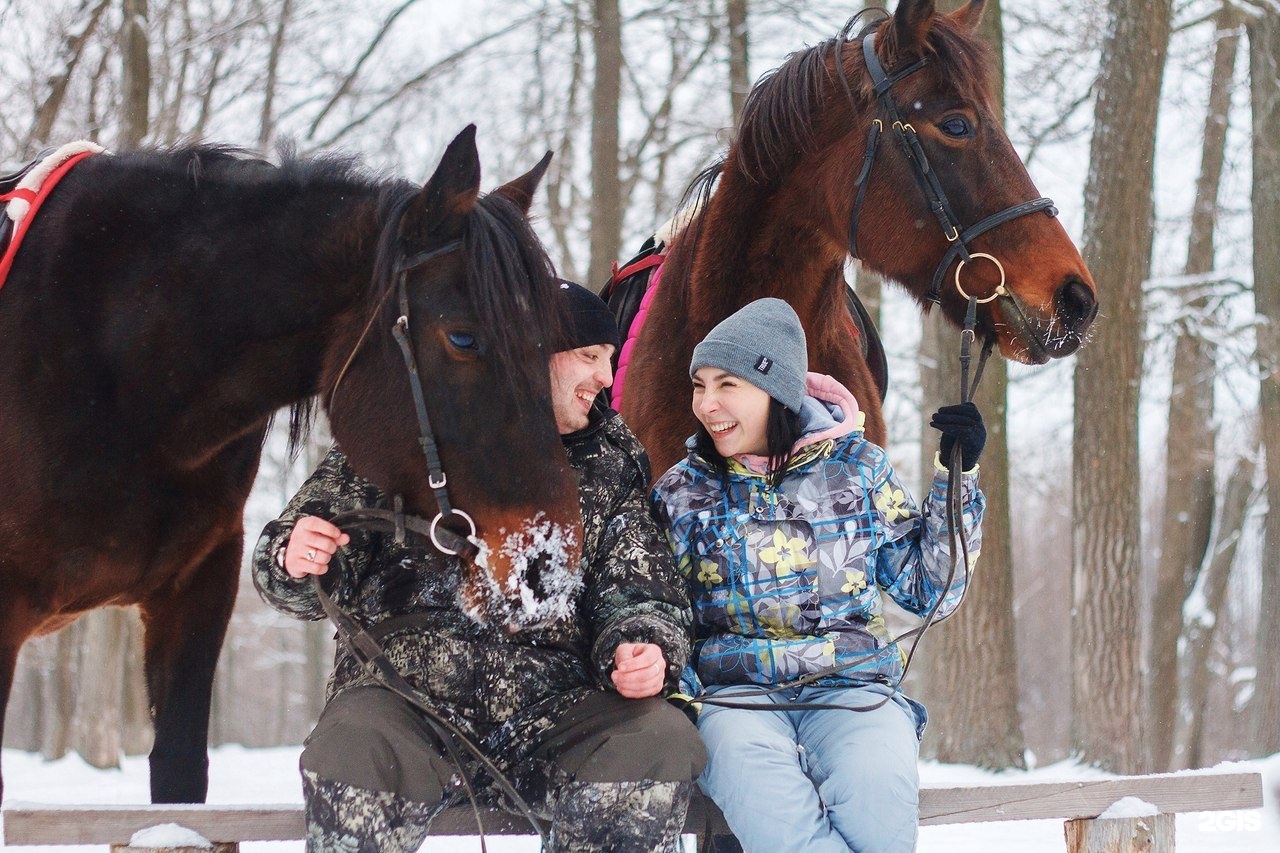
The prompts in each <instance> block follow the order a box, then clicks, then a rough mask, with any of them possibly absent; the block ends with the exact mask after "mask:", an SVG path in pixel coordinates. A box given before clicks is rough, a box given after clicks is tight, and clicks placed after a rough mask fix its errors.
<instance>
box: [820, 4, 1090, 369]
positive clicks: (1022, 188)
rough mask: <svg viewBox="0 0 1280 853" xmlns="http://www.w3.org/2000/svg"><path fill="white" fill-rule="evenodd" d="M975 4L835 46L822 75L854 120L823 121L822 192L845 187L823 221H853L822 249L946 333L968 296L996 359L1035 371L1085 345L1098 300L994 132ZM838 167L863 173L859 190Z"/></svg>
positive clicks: (1073, 252) (919, 9) (914, 13)
mask: <svg viewBox="0 0 1280 853" xmlns="http://www.w3.org/2000/svg"><path fill="white" fill-rule="evenodd" d="M983 5H984V3H983V0H971V2H969V3H968V4H967V5H965V6H964V7H962V8H961V9H959V10H958V11H956V12H953V13H951V14H950V15H944V14H939V13H938V12H937V10H936V9H935V5H934V2H933V0H901V2H900V3H899V4H898V6H897V9H896V10H895V12H894V14H893V15H892V16H890V17H888V18H886V19H884V20H883V21H881V22H879V23H878V24H876V25H875V26H873V27H870V28H868V29H866V30H864V32H863V33H862V34H861V35H859V36H856V37H854V38H852V39H846V38H844V37H842V38H840V39H837V42H836V43H837V45H838V46H839V50H838V56H839V62H840V67H838V68H836V67H832V68H831V69H830V70H831V72H832V74H831V76H832V77H837V76H842V77H843V79H844V81H845V83H846V86H845V91H846V93H847V95H848V97H846V98H844V99H843V100H845V102H846V103H848V104H849V105H850V107H851V109H852V113H853V115H852V116H850V115H849V112H848V111H846V110H843V109H838V110H833V111H832V113H834V114H833V115H831V116H829V117H828V119H827V123H828V124H831V125H832V128H831V129H830V130H828V132H829V133H832V134H833V135H838V136H839V137H840V141H839V143H838V145H839V146H840V147H842V148H843V151H842V152H841V154H842V156H835V157H828V158H824V162H825V163H826V164H827V165H826V167H825V168H827V169H830V170H831V174H830V175H828V176H826V180H825V182H824V184H823V185H825V186H843V187H844V191H843V192H841V193H837V194H835V195H833V196H832V197H831V204H833V205H834V206H835V208H836V209H835V210H833V217H832V221H833V222H846V221H848V211H850V210H852V211H853V222H852V224H851V226H850V228H849V233H847V234H846V233H832V234H831V235H830V237H831V239H832V240H838V241H839V242H840V243H841V244H844V245H848V244H850V243H852V244H853V245H850V246H849V248H850V251H852V252H853V253H854V254H855V255H857V256H859V257H861V258H862V260H863V263H865V264H866V265H867V267H868V268H870V269H872V270H874V271H875V272H877V273H880V274H882V275H884V276H885V277H887V278H890V279H892V280H895V281H897V282H899V283H901V284H903V285H904V286H905V287H906V288H907V289H908V290H909V291H910V292H911V293H912V294H913V295H914V296H915V297H916V298H917V299H918V300H920V301H921V302H930V301H937V302H939V304H940V305H941V307H942V310H943V311H945V312H946V314H947V316H948V317H949V318H950V319H951V320H953V321H954V322H956V323H959V322H960V320H961V318H962V317H963V315H964V312H965V308H966V305H967V302H968V299H967V297H968V296H975V297H978V298H979V299H980V300H983V304H982V305H981V307H980V310H979V312H978V323H979V329H980V334H985V335H986V336H987V337H994V338H995V339H996V340H997V341H998V343H999V345H1000V350H1001V353H1002V354H1003V355H1004V356H1005V357H1007V358H1010V359H1013V360H1016V361H1020V362H1024V363H1029V364H1040V363H1043V362H1045V361H1048V360H1049V359H1051V358H1058V357H1062V356H1066V355H1069V354H1070V353H1072V352H1074V351H1075V350H1076V349H1077V348H1078V347H1079V346H1080V345H1081V343H1082V342H1083V341H1084V339H1085V335H1086V332H1087V329H1088V327H1089V325H1090V323H1091V322H1092V321H1093V318H1094V316H1095V315H1096V313H1097V294H1096V287H1095V285H1094V281H1093V277H1092V276H1091V275H1090V273H1089V270H1088V269H1087V268H1086V267H1085V264H1084V261H1083V260H1082V259H1081V257H1080V253H1079V252H1078V251H1077V249H1076V247H1075V245H1074V244H1073V243H1072V241H1071V239H1070V238H1069V237H1068V236H1067V233H1066V231H1065V230H1064V229H1063V227H1062V225H1061V224H1060V223H1059V222H1058V220H1057V219H1056V218H1055V214H1056V210H1055V209H1054V208H1053V207H1052V203H1051V202H1049V200H1048V199H1040V198H1039V193H1038V192H1037V191H1036V188H1035V186H1034V184H1033V183H1032V181H1031V178H1030V176H1029V175H1028V174H1027V170H1026V168H1025V167H1024V166H1023V164H1022V161H1021V160H1020V159H1019V157H1018V155H1017V153H1016V152H1015V151H1014V149H1013V146H1012V145H1011V144H1010V142H1009V139H1008V137H1007V136H1006V135H1005V132H1004V130H1003V128H1002V127H1001V124H1000V121H999V119H998V117H997V107H996V102H995V98H994V95H993V89H992V85H991V76H992V75H991V60H990V57H989V55H988V52H987V50H986V48H985V46H984V45H983V44H982V42H981V41H979V40H978V39H977V38H976V37H975V35H974V32H975V30H976V28H977V26H978V23H979V19H980V17H981V15H982V9H983ZM864 41H865V42H866V44H865V45H864ZM833 66H834V63H833ZM850 121H852V124H850ZM874 124H878V127H876V128H873V127H872V125H874ZM850 127H854V128H857V129H856V130H855V131H854V132H853V133H850V132H849V128H850ZM836 128H838V130H837V129H836ZM850 163H854V164H858V163H862V164H863V169H862V170H861V174H859V172H858V170H857V169H856V168H855V169H854V170H853V174H854V175H857V176H858V180H857V181H850V179H849V176H850V167H849V164H850Z"/></svg>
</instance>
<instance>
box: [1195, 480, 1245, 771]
mask: <svg viewBox="0 0 1280 853" xmlns="http://www.w3.org/2000/svg"><path fill="white" fill-rule="evenodd" d="M1254 468H1255V465H1254V460H1253V459H1252V458H1250V457H1247V456H1243V457H1241V458H1240V459H1239V460H1237V461H1236V467H1235V469H1234V470H1233V471H1232V472H1231V479H1230V480H1228V481H1227V491H1226V494H1225V495H1223V498H1222V511H1221V512H1220V513H1219V516H1218V529H1217V532H1216V535H1215V536H1214V545H1213V550H1212V551H1211V552H1209V554H1208V555H1207V556H1206V561H1205V566H1204V570H1203V571H1202V572H1201V574H1200V577H1199V579H1198V580H1197V583H1196V585H1195V589H1194V591H1193V592H1192V594H1191V596H1190V598H1189V599H1188V601H1187V606H1186V607H1185V608H1184V615H1183V625H1182V643H1183V646H1184V648H1185V651H1184V653H1183V667H1182V669H1183V673H1184V675H1185V679H1184V682H1183V696H1184V698H1183V706H1184V707H1185V709H1186V727H1185V729H1186V730H1185V735H1184V738H1183V744H1182V748H1181V750H1180V751H1181V761H1180V762H1179V763H1181V764H1182V765H1184V766H1186V767H1203V766H1204V765H1205V754H1204V728H1205V725H1204V724H1205V705H1206V704H1207V702H1208V698H1209V679H1210V676H1211V675H1212V673H1210V672H1209V650H1210V649H1211V648H1212V647H1213V640H1214V636H1215V632H1216V631H1217V628H1218V624H1219V622H1220V621H1221V619H1222V618H1223V616H1225V613H1224V612H1223V604H1224V603H1225V602H1226V599H1227V582H1228V581H1230V580H1231V567H1232V564H1233V563H1234V562H1235V556H1236V546H1237V545H1238V544H1239V542H1240V533H1241V530H1242V529H1243V528H1244V522H1245V516H1246V510H1247V509H1248V505H1249V500H1250V498H1251V496H1252V495H1253V472H1254Z"/></svg>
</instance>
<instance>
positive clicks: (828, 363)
mask: <svg viewBox="0 0 1280 853" xmlns="http://www.w3.org/2000/svg"><path fill="white" fill-rule="evenodd" d="M982 7H983V2H982V0H971V2H970V3H969V4H968V5H966V6H965V7H963V8H962V9H960V10H959V11H957V12H954V13H952V14H950V15H941V14H938V13H937V12H936V10H935V8H934V3H933V0H901V2H900V3H899V4H898V7H897V9H896V11H895V13H894V14H893V15H892V16H886V17H884V18H883V19H882V20H879V21H876V22H873V23H872V24H870V25H868V26H866V27H865V28H864V29H863V31H862V32H861V33H859V34H857V35H856V36H854V37H853V38H849V37H848V36H849V35H850V33H851V32H852V30H853V28H854V26H855V25H857V24H858V23H859V19H860V16H858V17H855V19H853V20H851V21H850V22H849V24H848V25H846V27H845V29H844V31H842V33H841V34H840V35H839V36H837V37H835V38H833V39H829V40H827V41H825V42H823V43H821V44H818V45H816V46H814V47H811V48H808V49H806V50H803V51H800V52H797V53H795V54H792V55H791V56H790V57H789V58H788V59H787V61H786V62H785V63H784V64H783V65H782V66H781V67H780V68H778V69H777V70H775V71H774V72H772V73H771V74H769V75H767V76H766V78H764V79H763V80H761V81H760V82H759V83H758V84H757V85H756V86H755V88H754V89H753V90H752V91H751V93H750V95H749V97H748V100H747V104H746V107H745V109H744V112H743V117H742V121H741V126H740V128H739V130H738V133H737V136H736V139H735V141H734V143H733V144H732V146H731V147H730V148H729V151H728V153H727V154H726V155H725V157H724V159H723V160H722V161H721V163H719V164H716V165H715V166H713V167H712V168H711V169H709V170H707V172H705V173H704V174H703V176H702V177H701V178H700V179H699V181H697V182H695V185H694V187H693V188H691V195H694V196H698V195H701V196H702V197H703V200H704V202H705V203H704V204H703V205H702V206H701V208H698V209H697V212H696V213H694V214H693V215H692V218H691V219H690V222H689V224H688V225H687V226H685V227H684V228H683V230H682V231H680V233H679V234H678V235H677V236H676V237H675V238H674V240H673V241H672V244H671V245H670V246H669V247H668V255H667V259H666V262H665V264H664V266H663V269H662V277H661V285H660V286H659V288H658V291H657V293H656V294H655V295H654V296H653V301H652V304H651V305H650V307H649V311H648V317H647V320H646V321H645V324H644V326H643V328H642V330H641V331H640V333H639V337H638V338H637V340H636V341H635V346H634V353H633V354H632V356H631V360H630V363H629V366H628V373H627V379H626V388H625V391H624V394H623V400H622V414H623V416H624V417H625V418H626V419H627V422H628V423H630V424H631V426H632V428H633V429H634V430H635V431H636V433H637V435H638V436H639V437H640V439H641V440H642V441H643V442H644V444H645V447H646V448H648V450H649V453H650V455H651V457H652V460H653V465H654V471H655V473H661V472H662V471H664V470H666V469H667V468H668V467H669V466H670V465H672V464H674V463H675V462H677V461H679V459H680V458H682V457H683V455H684V454H683V441H684V439H685V438H686V437H687V436H689V435H691V434H692V433H693V431H694V428H695V427H696V421H695V420H694V418H693V414H692V412H691V411H690V409H689V407H688V406H687V405H675V404H673V401H677V400H683V399H687V391H688V389H689V388H690V383H689V377H688V366H689V360H690V357H691V355H692V352H693V347H694V346H695V345H696V344H697V343H698V342H699V341H700V340H701V339H702V338H703V337H704V336H705V335H706V334H707V332H709V331H710V330H711V328H712V327H713V326H714V325H715V324H716V323H718V322H719V321H720V320H722V319H724V318H725V317H727V316H728V315H729V314H731V313H733V312H734V311H735V310H737V309H738V308H740V307H742V306H743V305H745V304H746V303H748V302H750V301H752V300H754V299H758V298H760V297H763V296H777V297H781V298H783V299H785V300H787V301H788V302H789V303H790V304H791V305H792V307H794V308H795V310H796V312H797V313H798V314H799V316H800V319H801V322H802V323H803V324H804V328H805V331H806V333H807V335H808V343H809V359H810V365H811V369H813V370H816V371H820V372H823V373H829V374H831V375H833V376H834V377H835V378H836V379H838V380H840V381H841V382H843V383H844V384H845V385H846V386H847V387H848V388H849V389H850V390H851V391H852V392H853V394H854V395H855V396H856V397H857V399H858V401H859V403H860V405H861V408H862V410H863V411H864V412H865V413H866V432H867V436H868V438H870V439H871V440H872V441H875V442H878V443H883V442H884V438H885V428H884V419H883V416H882V414H881V409H880V398H879V394H878V393H877V391H876V388H875V384H874V382H873V381H872V377H871V374H870V372H869V371H868V368H867V365H866V363H865V361H864V360H863V358H862V356H861V355H860V354H859V352H858V348H857V347H856V346H851V345H850V339H851V336H852V335H853V334H854V327H853V323H852V321H851V319H850V317H849V314H848V312H847V311H846V309H845V304H844V300H845V289H846V284H845V279H844V266H845V263H846V260H847V258H848V257H849V256H850V255H853V256H854V257H857V258H860V259H861V261H862V263H863V264H864V265H865V266H866V267H867V268H868V269H870V270H873V271H875V272H877V273H879V274H880V275H882V276H884V277H886V278H887V279H890V280H893V281H896V282H898V283H899V284H901V285H902V286H903V287H904V288H906V290H907V291H909V292H910V293H911V294H912V295H913V296H915V297H916V299H917V300H919V301H920V302H921V303H922V305H924V306H925V308H926V310H927V309H928V307H929V305H930V303H931V302H933V301H938V303H939V304H940V306H941V309H942V311H943V312H944V313H945V315H946V316H947V317H948V318H949V319H950V320H952V321H953V322H956V323H957V324H958V323H959V322H960V320H961V319H962V317H963V316H964V313H965V309H966V306H967V302H968V300H967V298H966V297H965V295H962V294H961V293H960V292H959V290H958V288H957V286H956V285H957V283H958V282H959V281H960V280H961V279H960V276H961V269H960V266H961V265H962V263H963V265H964V268H963V286H962V289H963V290H964V291H965V292H966V293H967V294H968V295H972V296H978V297H981V298H982V299H984V300H988V299H989V300H990V301H986V302H984V304H982V305H980V306H979V307H978V314H977V334H978V335H979V336H980V337H983V338H986V339H994V340H995V341H997V342H998V343H999V348H1000V352H1001V353H1002V354H1003V355H1004V356H1005V357H1006V358H1010V359H1014V360H1017V361H1021V362H1025V363H1032V364H1038V363H1042V362H1044V361H1047V360H1048V359H1050V358H1057V357H1061V356H1065V355H1068V354H1069V353H1071V352H1074V351H1075V350H1076V349H1077V348H1078V347H1079V346H1080V344H1081V343H1082V341H1083V339H1084V335H1085V332H1086V329H1087V328H1088V326H1089V324H1090V322H1091V321H1092V320H1093V317H1094V315H1095V314H1096V312H1097V302H1096V296H1095V287H1094V283H1093V279H1092V277H1091V276H1090V274H1089V271H1088V270H1087V269H1086V268H1085V265H1084V262H1083V260H1081V258H1080V254H1079V252H1078V251H1077V250H1076V248H1075V246H1074V245H1073V244H1072V242H1071V240H1070V238H1069V237H1068V236H1067V234H1066V232H1065V231H1064V230H1063V228H1062V226H1061V224H1059V222H1058V221H1057V219H1055V218H1054V217H1053V214H1054V213H1055V212H1056V211H1055V210H1054V209H1053V207H1052V205H1051V203H1050V202H1049V200H1048V199H1039V198H1038V195H1039V194H1038V193H1037V192H1036V190H1035V187H1034V185H1033V184H1032V182H1031V179H1030V177H1029V176H1028V175H1027V171H1026V169H1025V168H1024V167H1023V165H1022V162H1021V161H1020V160H1019V158H1018V155H1017V154H1016V152H1015V151H1014V149H1013V147H1012V146H1011V145H1010V143H1009V140H1008V138H1007V137H1006V136H1005V134H1004V131H1003V130H1002V128H1001V126H1000V123H999V122H998V121H997V119H996V116H995V112H994V107H993V99H992V94H991V93H992V89H991V61H990V57H989V56H988V54H987V50H986V48H985V47H984V46H983V44H982V43H981V42H980V41H979V40H978V39H976V38H975V37H974V30H975V29H976V27H977V25H978V20H979V17H980V16H981V14H982ZM1002 282H1003V283H1002ZM935 289H937V290H940V293H933V292H931V291H933V290H935Z"/></svg>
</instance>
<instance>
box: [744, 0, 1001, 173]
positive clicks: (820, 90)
mask: <svg viewBox="0 0 1280 853" xmlns="http://www.w3.org/2000/svg"><path fill="white" fill-rule="evenodd" d="M868 13H872V14H875V15H876V16H877V17H876V18H875V19H874V20H871V21H865V20H864V17H865V16H867V15H868ZM889 20H890V19H889V17H888V15H887V13H885V12H884V10H882V9H864V10H863V11H861V12H858V13H857V14H856V15H854V16H853V17H851V18H850V19H849V20H848V21H847V22H846V23H845V25H844V27H842V28H841V30H840V32H839V33H838V34H837V35H835V36H834V37H832V38H829V39H827V40H825V41H822V42H820V43H818V44H816V45H813V46H811V47H807V48H804V49H802V50H798V51H795V52H794V53H791V54H789V55H788V56H787V58H786V60H784V61H783V63H782V65H780V66H778V67H777V68H775V69H774V70H772V71H769V72H767V73H766V74H765V75H764V76H762V77H761V78H760V80H759V81H758V82H757V83H756V85H755V86H753V87H752V89H751V92H750V93H749V94H748V95H747V102H746V104H745V105H744V107H743V111H742V121H741V124H740V126H739V129H738V133H737V136H736V139H735V142H734V145H733V147H734V148H736V158H735V161H736V165H737V168H738V170H739V171H740V172H741V173H742V175H743V176H744V177H745V178H746V179H747V180H749V181H751V182H752V183H756V184H762V185H769V184H772V183H774V182H776V181H778V180H780V179H781V178H782V177H783V176H784V175H785V174H786V173H787V171H788V170H789V169H790V168H791V167H792V166H793V165H794V164H795V163H796V161H798V160H800V159H801V158H803V157H806V156H811V155H813V154H816V153H817V152H818V148H819V146H820V140H819V139H818V138H817V133H816V130H817V125H818V123H819V121H820V120H821V118H822V116H823V112H824V109H825V108H828V107H829V106H830V103H829V101H830V99H831V98H832V97H833V96H832V94H831V90H830V84H831V82H832V78H833V73H834V74H835V75H837V76H838V77H839V78H840V79H839V81H838V82H839V84H840V90H839V93H838V95H843V96H844V97H847V98H853V99H855V100H856V102H857V103H858V104H860V105H861V106H864V107H869V106H870V102H871V100H872V99H873V97H874V96H873V94H872V91H871V89H872V85H871V81H870V80H869V79H865V75H864V79H863V80H862V81H861V82H860V83H859V84H858V85H855V86H850V85H849V82H848V79H847V69H846V67H845V64H844V63H843V62H841V61H840V60H842V59H843V57H844V54H845V51H846V49H847V48H848V49H853V50H860V45H861V40H862V38H864V37H865V36H866V35H867V34H868V33H870V32H871V31H873V30H875V29H877V28H883V33H882V35H881V41H882V46H881V49H880V53H881V55H882V56H888V57H896V56H898V55H899V54H900V53H901V51H900V50H899V48H898V46H897V44H896V30H895V29H894V28H893V26H891V25H887V22H888V21H889ZM855 33H856V34H855ZM851 35H852V38H851V37H850V36H851ZM924 52H925V55H926V56H927V57H928V58H929V60H930V66H931V67H932V68H933V69H934V73H937V74H941V75H943V76H944V77H945V78H946V79H947V80H948V81H949V82H950V83H951V84H952V85H953V86H955V88H956V90H957V92H958V93H959V95H960V97H961V98H963V99H965V100H968V101H971V102H972V103H983V102H985V101H986V100H987V99H988V98H989V93H990V91H991V86H990V70H989V68H990V60H989V59H988V57H987V53H986V48H985V47H984V45H983V44H982V42H980V41H978V40H977V39H975V38H973V37H972V36H970V35H968V34H967V33H965V32H963V31H961V30H960V29H959V28H957V27H956V25H955V24H954V23H952V21H951V19H950V18H949V17H947V16H946V15H938V16H937V17H936V18H935V19H934V24H933V26H932V27H931V28H930V31H929V40H928V43H927V44H926V45H925V50H924ZM833 60H834V61H833ZM887 70H888V71H889V72H890V73H892V71H893V70H894V69H892V68H890V69H887ZM849 130H852V128H850V129H849Z"/></svg>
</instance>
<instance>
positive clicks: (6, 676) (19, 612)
mask: <svg viewBox="0 0 1280 853" xmlns="http://www.w3.org/2000/svg"><path fill="white" fill-rule="evenodd" d="M39 621H40V620H39V617H38V615H37V614H36V613H35V612H34V611H33V610H32V609H31V607H30V606H29V605H28V603H27V601H26V600H25V599H24V598H22V597H20V596H18V595H5V596H3V597H0V743H3V742H4V715H5V711H6V710H7V709H8V707H9V691H10V690H12V689H13V675H14V671H15V670H16V669H17V666H18V652H19V651H20V650H21V649H22V644H23V643H25V642H26V641H27V638H28V637H30V636H31V635H32V634H33V633H34V632H35V630H36V627H37V625H38V623H39ZM3 801H4V777H3V775H0V802H3Z"/></svg>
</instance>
